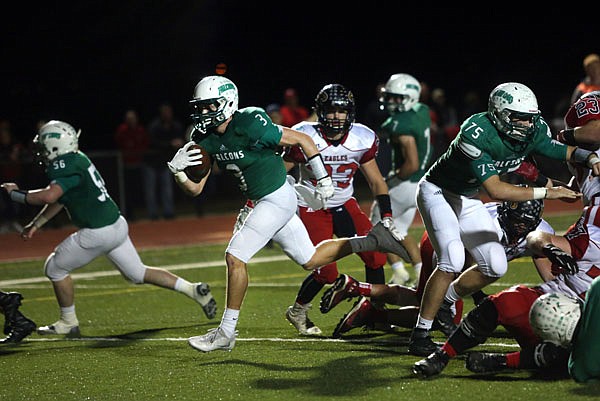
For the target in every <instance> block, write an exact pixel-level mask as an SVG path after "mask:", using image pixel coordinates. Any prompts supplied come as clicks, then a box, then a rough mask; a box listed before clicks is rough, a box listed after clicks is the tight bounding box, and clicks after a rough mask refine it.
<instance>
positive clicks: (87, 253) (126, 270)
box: [2, 120, 217, 336]
mask: <svg viewBox="0 0 600 401" xmlns="http://www.w3.org/2000/svg"><path fill="white" fill-rule="evenodd" d="M79 134H80V132H79V131H75V129H74V128H73V127H72V126H71V125H70V124H68V123H66V122H63V121H57V120H52V121H49V122H47V123H46V124H44V125H43V126H42V127H40V129H39V132H38V135H37V136H36V137H35V138H34V140H33V142H34V145H35V146H36V149H37V154H38V156H39V157H40V161H41V162H43V163H44V164H45V165H46V174H47V175H48V178H49V179H50V184H49V185H48V186H47V187H46V188H41V189H35V190H29V191H24V190H20V189H19V187H18V186H17V184H15V183H4V184H2V188H4V189H5V190H6V191H8V193H9V195H10V197H11V199H12V200H13V201H16V202H19V203H22V204H26V205H34V206H43V207H42V209H41V211H40V212H39V213H38V214H37V215H36V216H35V217H34V218H33V220H32V221H31V222H30V223H29V224H27V225H26V226H25V227H24V229H23V231H22V233H21V236H22V237H23V239H25V240H27V239H30V238H32V237H33V235H34V234H35V233H36V231H37V230H38V229H39V228H40V227H42V226H43V225H44V224H45V223H46V222H47V221H48V220H50V219H51V218H53V217H54V216H56V215H57V214H58V213H59V212H60V211H61V210H62V209H63V208H64V209H66V210H67V213H68V214H69V217H70V219H71V221H72V223H73V224H74V225H75V226H77V228H78V230H77V231H76V232H75V233H73V234H71V235H70V236H69V237H67V238H66V239H65V240H64V241H62V242H61V243H60V244H59V245H58V246H57V247H56V248H55V249H54V252H52V253H51V254H50V256H48V259H46V263H45V265H44V271H45V274H46V276H47V277H48V278H49V279H50V280H51V281H52V285H53V287H54V293H55V294H56V299H57V301H58V305H59V306H60V319H59V320H58V321H57V322H55V323H53V324H50V325H48V326H43V327H38V330H37V331H38V334H62V335H67V336H77V335H79V320H78V319H77V315H76V313H75V294H74V288H73V279H72V278H71V275H70V274H71V272H72V271H73V270H76V269H79V268H80V267H83V266H85V265H86V264H88V263H89V262H91V261H92V260H93V259H95V258H97V257H98V256H101V255H105V256H106V257H107V258H108V259H109V260H110V261H111V262H112V263H113V264H114V265H115V267H116V268H117V269H118V270H119V272H121V274H122V275H123V276H124V277H126V278H127V279H129V280H130V281H131V282H133V283H135V284H142V283H144V284H154V285H156V286H159V287H163V288H168V289H172V290H175V291H178V292H180V293H182V294H184V295H187V296H188V297H190V298H192V299H194V300H195V301H196V302H198V303H199V304H200V305H201V306H202V308H203V310H204V313H205V314H206V316H207V317H208V318H209V319H212V318H214V317H215V315H216V313H217V304H216V302H215V300H214V298H213V296H212V294H211V292H210V288H209V286H208V284H206V283H190V282H189V281H187V280H184V279H183V278H181V277H178V276H176V275H174V274H173V273H171V272H169V271H167V270H164V269H159V268H156V267H150V266H146V265H144V264H143V263H142V261H141V260H140V256H139V255H138V253H137V251H136V249H135V248H134V246H133V244H132V242H131V239H130V238H129V227H128V224H127V221H126V220H125V219H124V218H123V216H121V213H120V211H119V208H118V207H117V205H116V203H115V202H114V201H113V199H112V198H111V197H110V195H109V194H108V191H107V190H106V187H105V185H104V180H103V178H102V176H101V175H100V173H99V172H98V170H97V169H96V167H95V166H94V164H93V163H92V162H91V161H90V159H89V158H88V157H87V156H86V155H85V154H84V153H83V152H81V151H79V140H78V138H79Z"/></svg>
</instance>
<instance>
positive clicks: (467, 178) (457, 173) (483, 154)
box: [425, 112, 567, 196]
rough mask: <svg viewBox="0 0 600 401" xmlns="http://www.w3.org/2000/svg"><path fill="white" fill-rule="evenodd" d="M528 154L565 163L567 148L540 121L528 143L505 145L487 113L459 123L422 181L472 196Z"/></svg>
mask: <svg viewBox="0 0 600 401" xmlns="http://www.w3.org/2000/svg"><path fill="white" fill-rule="evenodd" d="M530 153H534V154H540V155H543V156H546V157H549V158H551V159H557V160H565V159H566V157H567V146H566V145H564V144H562V143H560V142H558V141H555V140H553V139H552V138H551V136H550V128H549V127H548V124H546V122H545V121H544V120H543V119H542V118H540V121H539V123H538V124H537V128H536V130H535V132H534V134H533V135H532V138H531V141H530V142H528V143H523V144H522V145H521V144H520V143H519V144H515V143H514V142H508V139H506V137H504V136H502V135H501V134H500V133H499V132H498V130H497V129H496V127H494V125H493V124H492V121H491V120H490V119H489V118H488V116H487V113H486V112H483V113H478V114H474V115H472V116H471V117H469V118H468V119H466V120H465V122H463V123H462V125H461V127H460V132H459V133H458V135H457V137H456V138H454V140H453V141H452V143H451V144H450V146H449V147H448V150H446V152H445V153H444V154H443V155H442V156H440V158H439V159H438V160H437V161H436V162H435V163H434V164H433V166H431V168H430V169H429V171H427V173H426V174H425V179H426V180H427V181H429V182H432V183H434V184H436V185H438V186H439V187H441V188H444V189H447V190H448V191H451V192H454V193H455V194H459V195H465V196H473V195H475V194H476V193H477V192H478V191H479V188H480V187H481V184H482V183H483V182H484V181H485V180H487V179H488V178H490V177H491V176H493V175H499V174H505V173H508V172H511V171H514V170H516V169H517V168H519V166H520V165H521V162H522V161H523V160H524V159H525V157H527V155H529V154H530Z"/></svg>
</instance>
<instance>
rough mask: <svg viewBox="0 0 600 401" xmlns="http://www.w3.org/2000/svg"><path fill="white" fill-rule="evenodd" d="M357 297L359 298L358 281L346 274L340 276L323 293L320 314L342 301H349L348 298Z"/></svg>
mask: <svg viewBox="0 0 600 401" xmlns="http://www.w3.org/2000/svg"><path fill="white" fill-rule="evenodd" d="M357 296H359V293H358V281H356V280H355V279H354V278H352V277H350V276H348V275H347V274H341V275H340V276H339V277H338V278H336V279H335V281H334V283H333V285H332V286H331V287H330V288H329V289H327V291H325V293H323V296H322V297H321V304H320V306H319V309H320V310H321V313H327V312H329V311H330V310H331V309H333V307H335V306H336V305H337V304H339V303H340V302H342V301H343V300H344V299H347V300H348V301H349V300H350V298H353V297H357Z"/></svg>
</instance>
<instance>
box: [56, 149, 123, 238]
mask: <svg viewBox="0 0 600 401" xmlns="http://www.w3.org/2000/svg"><path fill="white" fill-rule="evenodd" d="M46 173H47V174H48V178H49V179H50V181H51V182H52V183H54V184H58V185H60V187H61V188H62V190H63V192H64V193H63V195H62V196H61V197H60V199H59V200H58V202H59V203H61V204H63V205H64V206H65V209H67V213H69V217H70V218H71V221H72V222H73V224H75V225H76V226H77V227H79V228H100V227H104V226H107V225H110V224H112V223H114V222H115V221H117V219H118V218H119V215H120V212H119V207H118V206H117V204H116V203H115V202H114V201H113V200H112V198H111V197H110V196H109V195H108V191H107V190H106V187H105V186H104V180H103V179H102V176H101V175H100V173H99V172H98V170H96V167H95V166H94V164H93V163H92V162H91V161H90V159H88V157H87V156H86V155H85V154H84V153H82V152H75V153H67V154H64V155H62V156H59V157H57V158H56V159H54V160H52V161H51V162H50V164H49V165H48V167H47V168H46Z"/></svg>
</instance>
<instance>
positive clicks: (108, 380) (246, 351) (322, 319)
mask: <svg viewBox="0 0 600 401" xmlns="http://www.w3.org/2000/svg"><path fill="white" fill-rule="evenodd" d="M575 218H576V216H574V215H569V216H555V217H549V218H547V220H549V221H550V223H551V224H552V225H553V226H554V227H555V229H556V230H557V231H564V230H565V229H566V228H567V227H568V226H569V225H570V224H571V223H572V222H574V221H575ZM421 233H422V229H419V228H415V229H414V230H413V231H412V232H411V234H412V235H414V236H415V237H420V235H421ZM224 248H225V245H224V244H223V245H219V246H214V245H213V246H203V247H201V246H198V247H185V248H177V249H166V250H165V249H163V250H154V251H146V252H142V254H141V256H142V259H143V260H144V262H145V263H146V264H148V265H156V266H165V267H167V268H169V269H171V270H172V271H173V272H175V273H177V274H179V275H181V276H182V277H184V278H187V279H189V280H190V281H207V282H209V283H210V284H211V286H212V288H213V293H214V295H215V297H216V298H217V302H218V303H219V313H218V315H217V318H215V319H214V320H212V321H208V320H207V319H206V318H205V317H204V314H203V313H202V311H201V309H200V307H199V306H198V305H197V304H195V303H194V302H193V301H192V300H191V299H189V298H186V297H185V296H183V295H180V294H178V293H175V292H171V291H168V290H164V289H159V288H156V287H152V286H134V285H131V284H128V283H127V282H126V281H125V280H123V279H122V278H121V277H120V276H119V275H117V274H116V271H115V270H113V269H112V268H111V267H110V266H109V264H108V263H107V261H106V260H105V259H99V260H97V261H95V262H93V263H92V264H90V265H89V266H86V267H85V268H83V269H81V270H79V271H78V272H77V273H76V275H74V278H75V283H76V306H77V313H78V317H79V319H80V325H81V332H82V336H83V337H82V338H80V339H72V340H67V339H63V338H48V337H40V336H38V335H37V334H33V335H31V336H30V337H28V338H27V339H26V340H25V341H24V342H23V343H22V344H20V345H18V346H10V347H8V346H0V372H1V375H0V377H1V378H2V384H1V385H0V400H7V401H8V400H11V401H12V400H164V399H175V400H188V399H189V400H206V401H209V400H210V401H212V400H267V401H269V400H286V399H287V400H292V399H303V400H350V399H352V400H411V401H414V400H440V399H448V400H528V401H531V400H542V399H543V400H548V401H550V400H561V399H562V400H587V399H592V398H595V397H597V395H598V394H599V392H600V386H598V385H595V384H591V385H578V384H576V383H575V382H573V381H572V380H569V379H559V380H556V379H550V378H542V377H537V376H535V375H532V374H531V373H529V372H519V373H505V374H500V375H496V376H488V377H481V376H475V375H473V374H471V373H470V372H469V371H467V370H466V369H465V368H464V360H462V359H456V360H453V361H451V362H450V364H449V366H448V367H447V368H446V370H445V371H444V372H443V373H442V375H441V376H439V377H437V378H435V379H432V380H422V379H418V378H415V377H413V375H412V373H411V366H412V364H413V363H414V362H416V361H417V360H419V359H420V358H419V357H415V356H411V355H408V354H407V351H406V344H407V340H408V336H409V334H410V330H408V329H401V330H398V331H397V333H383V332H377V331H370V332H364V331H361V330H360V329H355V330H353V331H351V332H350V333H347V337H345V340H333V339H330V338H327V337H326V336H323V337H319V338H307V337H299V336H298V335H297V334H296V332H295V330H294V329H293V328H292V327H291V326H290V325H289V323H288V322H287V320H286V319H285V317H284V313H285V310H286V308H287V306H288V305H290V304H291V303H292V302H293V300H294V297H295V295H296V292H297V290H298V286H299V285H300V283H301V282H302V280H303V279H304V277H305V275H306V274H305V272H304V271H303V270H302V269H301V268H300V267H299V266H297V265H295V264H294V263H293V262H291V261H289V260H288V259H287V258H285V257H284V256H283V254H282V253H281V252H280V251H279V250H278V248H275V249H265V250H263V251H262V252H261V253H260V254H259V255H257V256H256V257H255V258H254V259H253V261H252V262H251V263H250V265H249V272H250V283H251V284H250V288H249V290H248V294H247V297H246V300H245V303H244V308H243V310H242V313H241V316H240V321H239V325H238V329H239V337H238V341H237V344H236V347H235V348H234V349H233V351H232V352H222V351H214V352H212V353H208V354H203V353H200V352H197V351H195V350H194V349H192V348H191V347H189V346H188V344H187V341H186V340H187V338H188V337H190V336H194V335H198V334H203V333H204V332H205V331H206V330H207V329H209V328H212V327H215V326H216V325H218V323H219V320H220V315H221V312H222V307H223V302H224V287H225V268H224V264H223V250H224ZM42 266H43V260H36V261H28V262H19V263H5V264H0V277H1V278H2V280H0V288H1V289H3V290H5V291H20V292H21V293H22V294H23V295H24V296H25V299H24V301H23V306H22V307H21V310H22V311H23V312H24V313H25V314H26V315H27V316H28V317H30V318H32V319H33V320H35V321H36V323H37V324H38V325H45V324H49V323H52V322H54V321H55V320H56V319H57V318H58V309H57V306H56V301H55V299H54V295H53V291H52V287H51V285H50V283H49V281H48V280H47V279H46V278H45V277H44V276H43V274H42ZM340 270H341V271H343V272H346V273H350V274H352V275H355V276H356V277H358V278H363V277H364V269H363V268H362V265H361V262H360V259H358V257H356V256H350V257H348V258H346V259H344V260H343V262H341V263H340ZM537 282H538V278H537V275H536V273H535V271H534V268H533V265H532V264H531V262H530V261H529V260H528V259H519V260H516V261H514V262H512V263H511V264H510V269H509V272H508V274H507V275H506V276H505V277H503V278H502V279H501V280H500V281H499V282H497V283H495V284H494V285H493V286H490V287H488V288H487V289H486V291H487V292H488V293H491V292H496V291H498V290H500V289H502V288H505V287H507V286H509V285H512V284H515V283H527V284H535V283H537ZM351 306H352V303H342V304H341V305H339V306H337V307H336V308H335V309H333V310H332V311H331V312H330V313H328V314H326V315H323V314H321V313H320V312H319V310H318V299H316V300H315V305H314V308H313V310H312V313H311V315H310V316H311V317H312V319H313V320H314V321H315V323H316V324H317V325H318V326H319V327H321V329H323V331H324V333H325V334H327V335H329V334H330V333H331V332H332V331H333V328H334V327H335V325H336V324H337V322H338V320H339V319H340V318H341V316H342V315H343V314H344V313H346V312H347V311H348V310H349V309H350V307H351ZM470 308H471V304H470V303H469V302H467V303H466V307H465V311H468V310H470ZM436 333H437V332H436ZM504 334H505V333H504V332H503V331H502V330H498V331H497V335H495V336H494V337H492V338H490V339H489V340H488V343H487V344H486V345H484V346H482V347H480V349H486V350H493V351H510V350H515V349H516V347H515V343H514V341H512V340H511V339H509V338H506V336H505V335H504ZM435 340H436V341H442V340H443V338H442V336H441V335H438V336H436V337H435Z"/></svg>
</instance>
